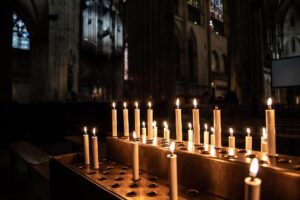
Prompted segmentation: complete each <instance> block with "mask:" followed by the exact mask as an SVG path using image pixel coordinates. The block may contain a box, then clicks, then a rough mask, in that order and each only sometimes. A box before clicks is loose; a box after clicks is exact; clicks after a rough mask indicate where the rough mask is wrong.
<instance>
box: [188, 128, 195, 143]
mask: <svg viewBox="0 0 300 200" xmlns="http://www.w3.org/2000/svg"><path fill="white" fill-rule="evenodd" d="M188 126H189V130H188V142H190V143H191V142H193V139H194V136H193V134H194V133H193V130H192V124H191V123H189V125H188Z"/></svg>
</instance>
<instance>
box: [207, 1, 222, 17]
mask: <svg viewBox="0 0 300 200" xmlns="http://www.w3.org/2000/svg"><path fill="white" fill-rule="evenodd" d="M210 14H211V16H212V17H214V18H216V19H218V20H220V21H223V0H210Z"/></svg>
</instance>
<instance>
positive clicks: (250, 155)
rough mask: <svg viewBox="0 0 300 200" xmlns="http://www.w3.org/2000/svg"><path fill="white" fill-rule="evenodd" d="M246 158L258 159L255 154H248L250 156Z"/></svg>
mask: <svg viewBox="0 0 300 200" xmlns="http://www.w3.org/2000/svg"><path fill="white" fill-rule="evenodd" d="M245 157H247V158H256V155H255V154H248V155H245Z"/></svg>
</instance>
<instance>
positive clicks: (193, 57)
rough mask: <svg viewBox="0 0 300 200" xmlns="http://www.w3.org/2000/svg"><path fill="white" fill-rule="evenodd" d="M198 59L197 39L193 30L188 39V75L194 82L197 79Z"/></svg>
mask: <svg viewBox="0 0 300 200" xmlns="http://www.w3.org/2000/svg"><path fill="white" fill-rule="evenodd" d="M197 57H198V56H197V39H196V36H195V33H194V31H193V29H191V30H190V33H189V39H188V69H189V71H188V75H189V78H190V79H192V80H195V79H197V76H196V75H197V71H198V70H197V66H198V62H197Z"/></svg>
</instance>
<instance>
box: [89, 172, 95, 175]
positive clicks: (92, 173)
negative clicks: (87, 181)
mask: <svg viewBox="0 0 300 200" xmlns="http://www.w3.org/2000/svg"><path fill="white" fill-rule="evenodd" d="M94 174H96V172H88V173H87V175H94Z"/></svg>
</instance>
